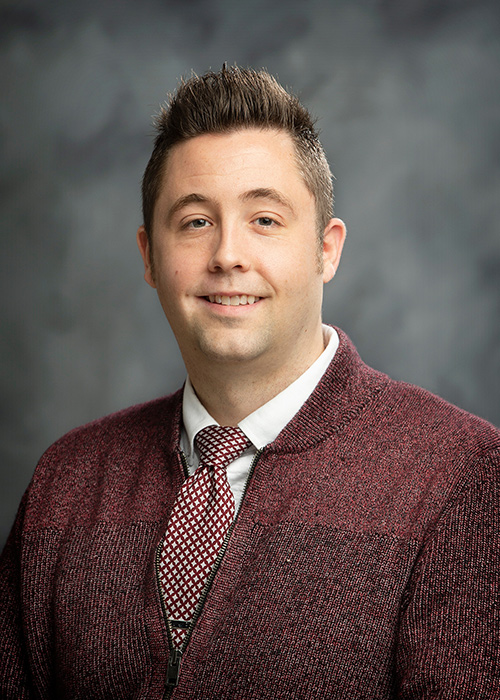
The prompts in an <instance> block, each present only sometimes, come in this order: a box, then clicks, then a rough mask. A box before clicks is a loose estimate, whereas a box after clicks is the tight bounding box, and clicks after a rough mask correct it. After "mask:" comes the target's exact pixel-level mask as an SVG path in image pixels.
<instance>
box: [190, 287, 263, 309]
mask: <svg viewBox="0 0 500 700" xmlns="http://www.w3.org/2000/svg"><path fill="white" fill-rule="evenodd" d="M216 297H218V298H220V300H221V301H219V302H218V301H215V298H216ZM234 297H239V298H240V299H241V297H245V301H244V303H238V304H231V303H230V302H229V303H228V300H229V299H231V298H234ZM249 297H250V299H249ZM198 299H199V300H200V301H201V302H203V303H204V304H206V305H207V306H208V307H209V308H210V310H211V311H214V312H216V313H224V314H227V313H230V314H232V313H241V312H244V311H251V310H252V309H254V308H256V307H257V306H259V305H260V302H262V301H263V297H259V296H256V295H253V294H246V293H243V292H242V293H240V294H236V293H235V292H231V293H225V294H223V293H220V292H214V293H213V294H212V293H210V294H204V295H200V296H199V297H198ZM212 300H213V301H212Z"/></svg>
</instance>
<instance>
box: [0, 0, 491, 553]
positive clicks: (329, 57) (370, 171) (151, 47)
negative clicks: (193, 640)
mask: <svg viewBox="0 0 500 700" xmlns="http://www.w3.org/2000/svg"><path fill="white" fill-rule="evenodd" d="M499 8H500V4H499V3H498V1H497V0H492V1H491V2H488V1H486V0H476V1H475V2H467V1H465V0H455V1H453V2H452V1H451V0H360V1H353V0H331V1H328V0H309V1H308V2H307V3H306V2H303V1H302V0H288V1H287V2H286V3H285V2H282V3H280V2H276V3H271V2H269V0H261V1H256V2H255V1H254V2H252V1H251V0H250V1H249V2H247V3H237V2H235V1H234V0H191V2H180V1H179V0H171V1H168V0H142V1H141V2H139V1H138V0H123V1H122V2H111V1H106V0H100V1H99V2H98V1H97V0H86V2H83V0H60V1H52V2H51V1H50V0H45V2H43V1H41V0H15V1H12V2H8V1H6V0H1V2H0V33H1V46H0V66H1V69H0V70H1V107H0V120H1V133H2V136H1V138H2V160H1V184H2V191H1V202H0V203H1V207H2V235H3V254H2V263H3V265H4V267H3V270H2V275H1V280H2V284H3V291H2V301H3V302H4V303H3V311H2V358H1V378H2V390H3V399H4V410H3V422H2V440H1V443H2V458H1V463H0V464H1V466H0V491H1V493H0V497H1V500H0V508H1V521H0V539H1V540H3V539H4V538H5V536H6V534H7V531H8V529H9V527H10V524H11V522H12V519H13V517H14V513H15V510H16V507H17V504H18V501H19V499H20V497H21V494H22V491H23V490H24V488H25V487H26V485H27V483H28V481H29V479H30V476H31V474H32V471H33V468H34V466H35V463H36V461H37V459H38V457H39V456H40V454H41V453H42V451H43V450H44V449H45V448H46V447H47V446H48V445H49V444H50V443H51V442H52V441H53V440H55V439H56V438H57V437H58V436H60V435H61V434H62V433H64V432H65V431H67V430H69V429H70V428H72V427H74V426H76V425H78V424H81V423H83V422H86V421H89V420H91V419H93V418H96V417H98V416H101V415H103V414H105V413H108V412H110V411H113V410H115V409H118V408H121V407H124V406H126V405H130V404H132V403H136V402H139V401H142V400H145V399H148V398H150V397H153V396H157V395H160V394H162V393H166V392H170V391H171V390H173V389H175V388H177V387H178V386H179V385H180V383H181V381H182V379H183V367H182V362H181V360H180V357H179V354H178V352H177V349H176V346H175V342H174V340H173V336H172V335H171V333H170V331H169V329H168V328H167V325H166V322H165V321H164V318H163V316H162V313H161V309H160V307H159V304H158V302H157V300H156V297H155V294H154V292H153V291H152V290H151V289H150V288H149V287H147V286H146V284H145V283H144V281H143V279H142V267H141V262H140V259H139V255H138V253H137V252H136V246H135V231H136V229H137V226H138V225H139V224H140V223H141V218H140V202H139V183H140V178H141V175H142V171H143V169H144V166H145V163H146V161H147V158H148V155H149V152H150V146H151V135H152V129H151V115H152V114H153V113H154V112H155V111H156V110H157V108H158V105H159V103H160V102H161V101H162V100H163V99H164V96H165V93H166V91H167V90H172V89H173V88H175V85H176V82H177V78H178V77H179V76H180V75H186V74H189V73H190V71H191V69H193V70H195V71H196V72H198V73H200V72H203V71H205V70H206V69H208V68H210V67H212V68H215V69H218V68H219V67H220V66H221V65H222V63H223V61H228V62H229V63H233V62H237V63H238V64H240V65H245V66H246V65H251V66H253V67H256V68H259V67H262V66H265V67H267V68H268V69H269V70H270V71H271V72H273V73H275V74H277V75H278V76H279V78H280V80H281V81H282V82H283V83H285V84H287V85H289V86H291V87H293V88H294V89H295V90H296V91H297V92H298V93H299V94H300V95H301V97H302V99H303V100H304V101H305V102H306V103H307V104H308V105H309V107H310V108H311V109H312V111H313V112H314V113H315V114H316V115H318V116H319V117H320V121H319V124H320V127H321V130H322V134H323V136H322V138H323V142H324V145H325V148H326V150H327V153H328V156H329V159H330V161H331V163H332V167H333V170H334V172H335V175H336V178H337V185H336V207H337V215H338V216H340V217H342V218H343V219H345V221H346V222H347V225H348V230H349V236H348V243H347V247H346V249H345V254H344V259H343V262H342V265H341V268H340V271H339V273H338V275H337V277H336V279H335V281H334V282H333V283H331V284H330V285H329V287H328V289H327V294H326V300H325V312H324V316H325V320H327V321H330V322H334V323H337V324H339V325H340V326H342V327H343V328H344V329H345V330H347V331H348V333H350V335H351V337H352V338H353V340H354V341H355V342H356V344H357V346H358V349H359V350H360V352H361V354H362V356H363V357H364V359H365V360H366V361H368V362H369V363H370V364H372V365H374V366H376V367H378V368H379V369H382V370H384V371H386V372H388V373H390V374H391V375H392V376H394V377H396V378H404V379H406V380H408V381H411V382H414V383H417V384H420V385H423V386H424V387H426V388H428V389H430V390H432V391H434V392H436V393H439V394H441V395H443V396H444V397H445V398H447V399H449V400H451V401H453V402H454V403H457V404H459V405H460V406H462V407H464V408H466V409H467V410H470V411H472V412H474V413H478V414H479V415H481V416H484V417H485V418H487V419H489V420H491V421H492V422H495V423H497V424H498V423H500V407H499V404H498V401H499V394H500V392H499V375H500V337H499V306H500V304H499V302H500V290H499V285H500V282H499V280H500V224H499V221H500V192H499V190H500V187H499V185H500V165H499V155H500V134H499V123H500V89H499V76H500V42H499V37H500V10H499Z"/></svg>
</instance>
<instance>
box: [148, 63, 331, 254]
mask: <svg viewBox="0 0 500 700" xmlns="http://www.w3.org/2000/svg"><path fill="white" fill-rule="evenodd" d="M155 126H156V129H157V132H158V133H157V136H156V139H155V144H154V148H153V153H152V154H151V158H150V159H149V163H148V164H147V167H146V170H145V172H144V177H143V180H142V211H143V217H144V227H145V229H146V233H147V235H148V238H149V240H150V243H151V232H152V224H153V212H154V208H155V205H156V202H157V199H158V195H159V190H160V186H161V182H162V179H163V173H164V169H165V164H166V160H167V156H168V153H169V152H170V150H171V149H172V147H173V146H175V145H176V144H178V143H182V142H183V141H187V140H188V139H191V138H194V137H195V136H201V135H203V134H220V133H225V132H230V131H235V130H237V129H242V128H251V127H258V128H259V127H260V128H270V129H280V130H283V131H285V132H286V133H288V134H289V135H290V136H291V138H292V140H293V143H294V146H295V153H296V158H297V165H298V167H299V170H300V173H301V175H302V177H303V178H304V182H305V184H306V187H307V188H308V189H309V191H310V192H311V193H312V194H313V195H314V197H315V200H316V212H317V221H318V229H319V232H320V237H321V235H322V233H323V230H324V228H325V226H326V224H327V223H328V221H329V220H330V219H331V218H332V216H333V187H332V174H331V172H330V168H329V166H328V162H327V160H326V157H325V153H324V151H323V147H322V146H321V143H320V141H319V138H318V132H317V131H316V129H315V126H314V120H313V119H312V117H311V115H310V114H309V112H308V111H307V109H306V108H305V107H304V106H303V105H302V104H301V103H300V102H299V100H298V99H297V97H295V96H294V95H292V94H290V93H289V92H287V91H286V90H285V89H284V88H283V87H282V86H281V85H280V84H279V83H278V82H277V81H276V80H275V78H273V76H271V75H269V73H267V71H264V70H261V71H255V70H253V69H250V68H238V67H236V66H234V67H231V68H227V67H226V65H224V67H223V68H222V70H221V71H219V72H217V73H214V72H211V71H210V72H208V73H205V74H204V75H201V76H197V75H193V76H192V77H191V78H189V79H188V80H182V81H181V83H180V85H179V87H178V89H177V91H176V92H175V93H174V94H173V95H170V96H169V100H168V102H167V104H166V105H165V106H164V107H162V109H161V111H160V113H159V115H158V117H157V118H156V123H155Z"/></svg>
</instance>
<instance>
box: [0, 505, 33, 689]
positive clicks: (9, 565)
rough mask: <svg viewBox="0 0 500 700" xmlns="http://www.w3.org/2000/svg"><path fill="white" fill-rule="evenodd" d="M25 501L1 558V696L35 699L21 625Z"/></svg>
mask: <svg viewBox="0 0 500 700" xmlns="http://www.w3.org/2000/svg"><path fill="white" fill-rule="evenodd" d="M25 499H26V496H25V498H24V499H23V501H22V502H21V506H20V508H19V512H18V515H17V518H16V522H15V524H14V527H13V528H12V531H11V533H10V536H9V538H8V540H7V543H6V545H5V548H4V550H3V552H2V555H1V557H0V640H1V641H0V649H1V654H0V697H1V698H2V700H29V699H30V698H32V697H35V694H34V693H33V691H32V684H31V680H30V672H29V664H28V658H27V650H26V646H25V641H24V633H23V625H22V617H21V612H22V600H21V580H20V567H21V563H20V556H19V553H20V549H21V547H20V544H21V543H20V540H21V530H22V522H23V515H24V505H25Z"/></svg>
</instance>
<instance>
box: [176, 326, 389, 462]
mask: <svg viewBox="0 0 500 700" xmlns="http://www.w3.org/2000/svg"><path fill="white" fill-rule="evenodd" d="M335 330H336V331H337V333H338V336H339V346H338V349H337V351H336V353H335V356H334V358H333V360H332V362H331V363H330V365H329V366H328V368H327V370H326V372H325V373H324V375H323V377H322V378H321V380H320V381H319V383H318V384H317V386H316V388H315V389H314V391H313V392H312V394H311V395H310V396H309V398H308V399H307V401H306V402H305V403H304V405H303V406H302V408H301V409H300V410H299V411H298V413H296V414H295V416H294V417H293V418H292V420H291V421H290V422H289V423H288V424H287V425H286V426H285V427H284V428H283V430H282V431H281V432H280V433H279V435H278V436H277V438H276V439H275V440H274V442H272V443H271V444H269V445H268V446H267V447H266V448H265V451H266V452H273V453H289V452H297V451H301V450H304V449H307V448H309V447H312V446H313V445H315V444H317V443H318V442H321V440H323V439H324V438H325V437H326V436H327V435H331V434H333V433H336V432H339V431H340V430H342V428H343V427H344V426H345V425H347V424H348V423H349V422H350V421H351V420H352V419H353V418H354V417H355V416H357V415H359V413H361V412H362V411H363V410H364V408H365V407H366V406H367V405H368V404H369V403H371V401H372V400H373V399H374V397H376V396H377V395H378V394H379V393H380V391H381V390H382V389H383V388H384V387H385V385H386V384H387V382H389V381H390V380H389V377H387V375H385V374H382V373H381V372H378V371H376V370H374V369H371V368H370V367H368V365H366V364H365V363H364V362H363V361H362V360H361V358H360V356H359V355H358V352H357V350H356V348H355V347H354V345H353V343H352V342H351V340H350V339H349V337H348V336H347V334H346V333H344V331H342V330H341V329H340V328H335ZM182 394H183V390H182V389H181V390H179V391H177V392H176V393H175V394H173V395H172V396H171V397H170V399H171V401H172V402H173V403H172V404H171V408H172V410H173V414H172V413H171V415H172V417H173V425H172V424H170V425H171V429H170V430H169V434H168V437H167V449H169V451H171V452H176V451H179V441H180V427H181V420H182ZM165 427H166V426H165Z"/></svg>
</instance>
